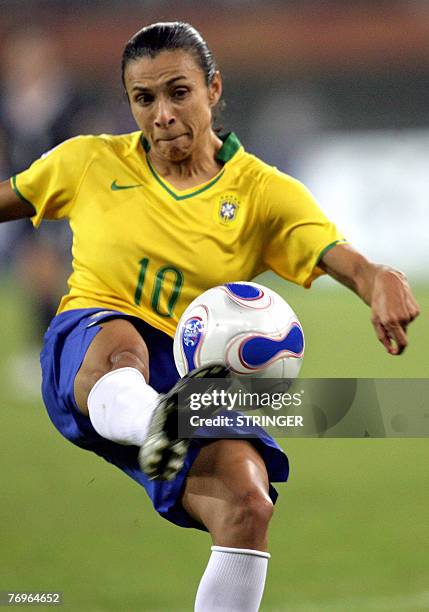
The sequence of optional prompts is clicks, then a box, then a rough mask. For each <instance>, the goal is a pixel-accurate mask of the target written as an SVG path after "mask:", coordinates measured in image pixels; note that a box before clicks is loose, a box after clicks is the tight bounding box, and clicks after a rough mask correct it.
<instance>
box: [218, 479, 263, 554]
mask: <svg viewBox="0 0 429 612" xmlns="http://www.w3.org/2000/svg"><path fill="white" fill-rule="evenodd" d="M273 512H274V506H273V502H272V501H271V499H270V497H269V496H268V495H267V494H266V493H265V491H263V490H260V489H253V490H252V489H250V490H247V491H243V492H242V493H241V494H238V495H237V496H236V498H235V499H233V500H231V501H230V502H229V503H228V504H227V506H226V507H225V509H224V512H223V516H222V518H221V520H219V521H216V522H215V524H214V525H212V530H211V531H212V533H213V536H214V537H215V539H216V541H217V543H218V542H219V540H221V541H224V542H225V543H224V544H219V545H220V546H222V545H225V546H231V545H232V544H231V542H233V543H234V546H236V547H237V548H254V549H259V548H261V547H262V548H265V547H266V540H267V532H268V526H269V523H270V520H271V518H272V516H273ZM227 542H229V543H227Z"/></svg>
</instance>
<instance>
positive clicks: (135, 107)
mask: <svg viewBox="0 0 429 612" xmlns="http://www.w3.org/2000/svg"><path fill="white" fill-rule="evenodd" d="M125 86H126V90H127V94H128V98H129V101H130V106H131V112H132V114H133V117H134V119H135V120H136V123H137V125H138V127H139V129H140V130H141V131H142V132H143V134H144V136H145V138H146V139H147V140H148V141H149V143H150V145H151V156H152V157H159V158H162V159H164V160H169V161H176V162H179V161H182V160H185V159H186V158H188V157H190V156H191V155H192V154H193V153H194V152H197V153H198V151H199V150H200V151H201V150H202V148H201V147H204V144H205V143H207V142H208V138H207V137H208V135H209V134H210V132H211V121H212V109H213V107H214V106H216V104H217V102H218V101H219V99H220V96H221V93H222V85H221V78H220V75H219V73H216V74H215V76H214V77H213V80H212V82H211V83H210V85H209V86H207V85H206V82H205V75H204V72H203V71H202V69H201V68H200V66H199V65H198V63H197V62H196V60H195V58H194V56H193V55H192V53H190V52H188V51H185V50H182V49H177V50H174V51H162V52H161V53H159V54H158V55H157V56H156V57H154V58H153V59H152V58H150V57H142V58H138V59H137V60H131V61H130V62H129V63H128V65H127V67H126V69H125Z"/></svg>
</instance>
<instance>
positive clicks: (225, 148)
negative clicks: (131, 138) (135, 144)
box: [140, 132, 241, 164]
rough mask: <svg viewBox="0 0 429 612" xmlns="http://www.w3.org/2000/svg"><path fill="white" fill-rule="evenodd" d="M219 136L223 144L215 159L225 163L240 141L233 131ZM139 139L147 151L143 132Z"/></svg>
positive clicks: (148, 146) (147, 143) (239, 144)
mask: <svg viewBox="0 0 429 612" xmlns="http://www.w3.org/2000/svg"><path fill="white" fill-rule="evenodd" d="M219 138H220V139H221V140H222V142H223V145H222V146H221V148H220V149H219V151H218V152H217V155H216V161H220V162H222V163H223V164H225V163H226V162H227V161H229V160H230V159H232V158H233V157H234V155H235V154H236V153H237V151H238V149H239V148H240V147H241V142H240V141H239V140H238V138H237V136H236V135H235V134H234V132H228V134H221V135H220V136H219ZM140 141H141V143H142V146H143V149H144V150H145V151H146V153H149V151H150V144H149V142H148V141H147V140H146V138H145V137H144V136H143V134H142V135H141V137H140Z"/></svg>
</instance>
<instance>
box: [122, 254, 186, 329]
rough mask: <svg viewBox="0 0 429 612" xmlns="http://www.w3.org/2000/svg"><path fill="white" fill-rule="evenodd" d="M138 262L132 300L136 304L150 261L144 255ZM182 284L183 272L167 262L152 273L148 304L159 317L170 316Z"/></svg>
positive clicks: (140, 296)
mask: <svg viewBox="0 0 429 612" xmlns="http://www.w3.org/2000/svg"><path fill="white" fill-rule="evenodd" d="M139 264H140V269H139V276H138V280H137V286H136V291H135V294H134V302H135V304H137V306H139V305H140V304H141V301H142V294H143V289H144V285H145V281H146V277H147V273H148V269H149V267H150V265H151V262H150V259H149V258H148V257H144V258H143V259H141V260H140V261H139ZM170 279H171V280H170ZM168 281H169V282H168ZM182 286H183V272H181V271H180V270H178V269H177V268H175V267H174V266H171V265H169V264H167V265H165V266H161V267H160V268H158V270H157V271H156V272H155V273H154V280H153V286H152V291H151V298H150V305H151V307H152V310H153V311H154V312H156V313H157V314H158V315H159V316H161V317H172V316H173V311H174V306H175V305H176V302H177V300H178V299H179V295H180V292H181V290H182Z"/></svg>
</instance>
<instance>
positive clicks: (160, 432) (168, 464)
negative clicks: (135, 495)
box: [138, 364, 229, 480]
mask: <svg viewBox="0 0 429 612" xmlns="http://www.w3.org/2000/svg"><path fill="white" fill-rule="evenodd" d="M195 378H229V369H228V368H227V367H225V366H224V365H222V364H212V365H209V366H203V367H201V368H198V369H196V370H192V372H190V373H189V374H188V375H187V376H185V377H183V378H181V379H180V380H179V381H178V382H177V383H176V384H175V385H174V387H173V388H172V389H170V391H169V392H168V393H166V394H165V395H162V396H160V398H159V401H158V405H157V407H156V408H155V410H154V412H153V415H152V419H151V422H150V424H149V429H148V434H147V438H146V440H145V442H144V443H143V445H142V446H141V448H140V451H139V455H138V462H139V465H140V468H141V470H142V471H143V472H144V473H145V474H146V476H148V477H149V478H150V479H155V478H158V479H160V480H173V479H174V478H175V477H176V476H177V474H178V473H179V472H180V470H181V469H182V467H183V465H184V462H185V458H186V453H187V452H188V448H189V444H190V439H183V438H179V437H178V412H179V394H180V397H181V400H182V401H183V400H184V401H185V404H187V402H188V401H189V399H190V397H186V394H185V391H186V387H187V386H189V383H190V382H191V381H192V380H193V379H195ZM186 408H187V406H186Z"/></svg>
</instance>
